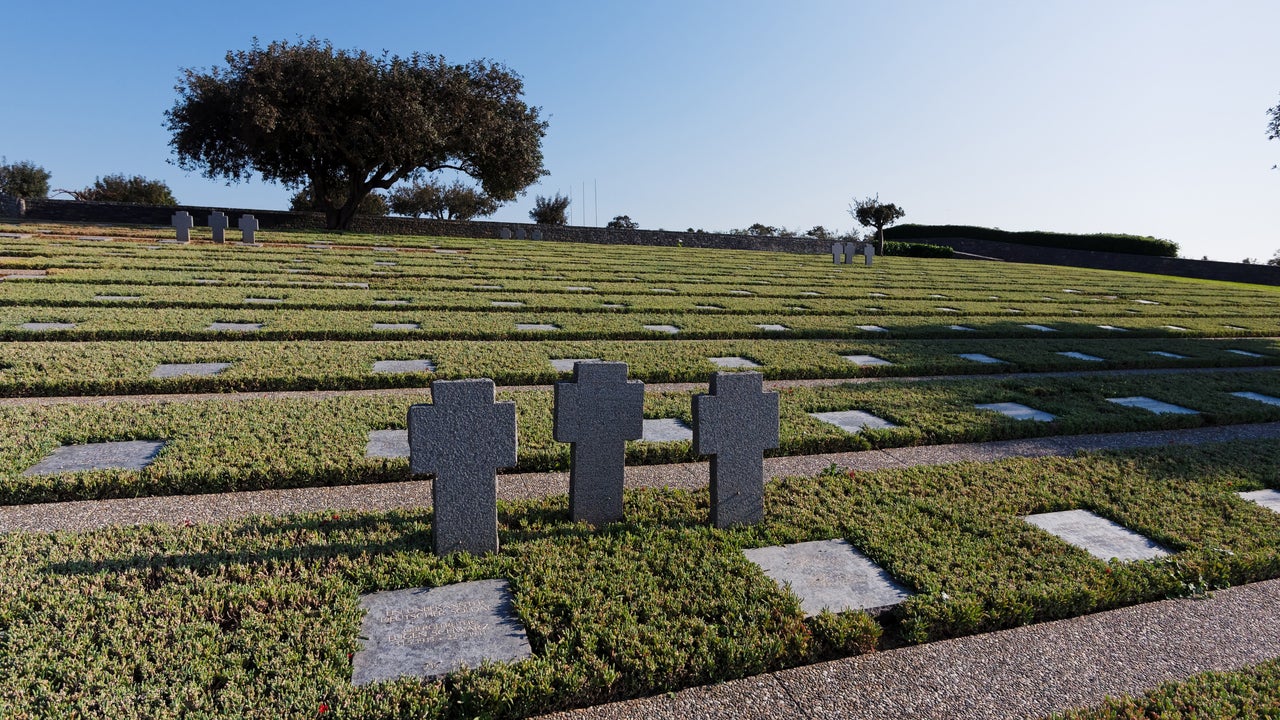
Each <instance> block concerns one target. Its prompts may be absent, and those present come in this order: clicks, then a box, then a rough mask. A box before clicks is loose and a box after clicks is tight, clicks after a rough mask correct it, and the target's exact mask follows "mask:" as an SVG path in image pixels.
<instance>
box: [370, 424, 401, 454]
mask: <svg viewBox="0 0 1280 720" xmlns="http://www.w3.org/2000/svg"><path fill="white" fill-rule="evenodd" d="M364 456H365V457H367V458H407V457H409V431H408V430H370V431H369V436H368V438H367V440H366V442H365V445H364Z"/></svg>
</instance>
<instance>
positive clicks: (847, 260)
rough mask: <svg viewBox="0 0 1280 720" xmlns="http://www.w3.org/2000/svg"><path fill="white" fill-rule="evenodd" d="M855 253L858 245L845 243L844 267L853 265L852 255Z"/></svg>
mask: <svg viewBox="0 0 1280 720" xmlns="http://www.w3.org/2000/svg"><path fill="white" fill-rule="evenodd" d="M857 252H858V245H857V243H845V244H844V264H845V265H852V264H853V256H854V254H855V253H857Z"/></svg>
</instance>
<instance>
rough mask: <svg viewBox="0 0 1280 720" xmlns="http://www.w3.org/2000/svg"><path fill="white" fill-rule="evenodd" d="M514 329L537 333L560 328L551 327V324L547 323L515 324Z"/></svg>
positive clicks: (556, 326) (557, 326)
mask: <svg viewBox="0 0 1280 720" xmlns="http://www.w3.org/2000/svg"><path fill="white" fill-rule="evenodd" d="M516 329H517V330H530V331H537V330H540V331H551V330H559V329H560V326H559V325H551V324H548V323H516Z"/></svg>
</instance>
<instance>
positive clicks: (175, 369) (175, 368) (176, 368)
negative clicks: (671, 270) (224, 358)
mask: <svg viewBox="0 0 1280 720" xmlns="http://www.w3.org/2000/svg"><path fill="white" fill-rule="evenodd" d="M229 367H231V363H225V362H207V363H161V364H160V365H157V366H156V368H155V370H152V371H151V377H153V378H175V377H204V376H208V375H217V374H218V373H220V372H222V371H223V370H226V369H227V368H229Z"/></svg>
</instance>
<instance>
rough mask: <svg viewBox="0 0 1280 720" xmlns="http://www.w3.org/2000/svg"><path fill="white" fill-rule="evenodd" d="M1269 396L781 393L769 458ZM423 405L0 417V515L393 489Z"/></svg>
mask: <svg viewBox="0 0 1280 720" xmlns="http://www.w3.org/2000/svg"><path fill="white" fill-rule="evenodd" d="M1240 391H1251V392H1257V393H1261V394H1264V395H1270V396H1272V397H1280V373H1276V372H1274V371H1262V372H1242V373H1231V374H1223V375H1193V376H1187V375H1157V376H1095V377H1087V378H1018V379H1010V380H1000V381H996V380H982V379H975V380H963V381H959V380H957V381H938V382H925V383H893V382H886V383H882V384H875V385H851V386H843V387H812V388H810V387H801V388H784V389H782V390H781V391H780V395H781V420H780V424H781V447H780V448H779V449H777V450H775V451H770V453H769V454H771V455H805V454H814V453H828V452H844V451H857V450H867V449H872V448H886V447H902V446H910V445H932V444H944V443H954V442H977V441H986V440H1002V439H1013V438H1025V437H1040V436H1046V435H1062V434H1067V435H1070V434H1079V433H1094V432H1121V431H1132V430H1155V429H1170V428H1190V427H1200V426H1204V425H1210V424H1222V425H1225V424H1238V423H1249V422H1267V421H1280V407H1277V406H1274V405H1268V404H1265V403H1261V402H1256V401H1251V400H1247V399H1242V398H1238V397H1234V396H1232V395H1230V394H1229V393H1231V392H1240ZM691 395H692V393H653V394H648V395H647V396H646V398H645V416H646V417H649V418H655V419H656V418H679V419H681V420H683V421H684V422H685V423H687V424H689V423H691V422H692V417H691V413H690V397H691ZM1132 396H1146V397H1151V398H1154V399H1156V400H1162V401H1165V402H1170V403H1174V404H1178V405H1182V406H1185V407H1188V408H1190V409H1193V410H1197V411H1199V414H1195V415H1156V414H1153V413H1150V412H1147V411H1145V410H1142V409H1138V408H1130V407H1123V406H1120V405H1116V404H1114V403H1111V402H1107V400H1106V398H1108V397H1132ZM498 397H499V399H502V400H512V401H514V402H515V403H516V410H517V423H518V433H519V456H518V465H517V467H516V470H517V471H529V472H533V471H551V470H566V469H568V467H569V445H567V444H565V443H558V442H555V441H554V440H553V439H552V410H553V393H552V392H551V391H550V389H540V390H526V391H503V392H500V393H498ZM428 399H429V393H428V392H427V391H425V390H424V391H422V392H421V394H408V395H396V396H343V397H332V398H325V399H311V398H291V399H273V400H239V401H236V400H220V399H219V400H206V401H198V402H172V403H139V402H136V401H120V402H109V403H92V404H54V405H45V406H22V405H18V406H7V407H0V426H3V427H5V428H6V429H7V431H6V433H5V434H4V435H3V436H2V437H0V502H2V503H6V504H13V503H30V502H48V501H57V500H80V499H94V498H106V497H134V496H144V495H180V494H194V493H206V492H228V491H236V490H257V489H268V488H287V487H303V486H323V485H346V484H358V483H376V482H386V481H393V480H403V479H405V478H407V477H408V462H407V460H405V459H402V458H401V459H381V458H365V457H364V449H365V443H366V440H367V436H368V433H369V432H370V431H372V430H383V429H396V428H404V427H405V418H406V413H407V410H408V408H409V406H410V405H411V404H413V403H415V402H426V401H428ZM995 402H1017V403H1021V404H1024V405H1028V406H1030V407H1032V408H1035V409H1037V410H1042V411H1044V412H1048V413H1051V414H1053V415H1055V416H1056V419H1055V420H1054V421H1053V422H1047V423H1041V422H1027V421H1018V420H1013V419H1011V418H1007V417H1005V416H1003V415H1000V414H997V413H994V412H989V411H984V410H978V409H976V408H975V407H974V405H975V404H979V403H995ZM851 409H852V410H861V411H864V412H868V413H871V414H872V415H875V416H877V417H880V418H882V419H884V420H887V421H889V422H891V423H894V424H896V425H898V427H896V428H892V429H881V430H864V431H862V432H860V433H858V434H849V433H847V432H845V431H843V430H841V429H840V428H838V427H836V426H834V425H830V424H828V423H825V422H822V421H820V420H817V419H816V418H814V417H811V416H810V415H809V413H815V412H830V411H839V410H851ZM126 440H166V441H167V442H168V444H167V445H166V446H165V447H164V449H163V450H162V451H161V452H160V454H159V455H158V456H157V458H156V460H155V462H154V463H152V464H151V465H150V466H148V467H147V468H145V469H143V470H141V471H120V470H102V471H94V472H82V473H74V474H68V475H34V476H27V475H23V474H22V473H23V471H25V470H26V469H27V468H29V467H31V466H32V465H34V464H35V463H36V462H38V461H39V460H40V459H41V458H43V457H44V456H45V455H47V454H48V453H49V452H52V451H53V450H55V449H56V448H58V447H59V446H61V445H74V444H84V443H93V442H105V441H126ZM626 458H627V462H629V463H631V464H657V463H672V462H686V461H692V460H695V459H696V456H695V455H694V454H693V452H692V448H691V444H690V443H689V442H688V441H676V442H662V443H656V442H641V441H637V442H632V443H628V447H627V450H626Z"/></svg>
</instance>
